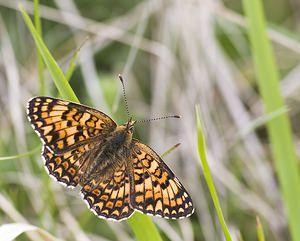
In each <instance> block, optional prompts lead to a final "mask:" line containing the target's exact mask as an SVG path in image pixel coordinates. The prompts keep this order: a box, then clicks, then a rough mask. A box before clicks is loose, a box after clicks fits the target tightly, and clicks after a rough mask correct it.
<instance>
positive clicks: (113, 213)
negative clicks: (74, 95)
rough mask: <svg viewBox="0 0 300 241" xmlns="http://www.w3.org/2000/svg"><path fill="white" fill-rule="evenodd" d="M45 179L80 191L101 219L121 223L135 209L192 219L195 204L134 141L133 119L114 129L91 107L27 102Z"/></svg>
mask: <svg viewBox="0 0 300 241" xmlns="http://www.w3.org/2000/svg"><path fill="white" fill-rule="evenodd" d="M27 111H28V117H29V120H30V122H31V124H32V126H33V128H34V130H35V131H36V132H37V134H38V135H39V137H40V138H41V140H42V142H43V143H44V145H43V151H42V156H43V158H44V160H45V167H46V170H47V171H48V172H49V174H50V175H51V176H53V177H55V179H56V180H57V181H58V182H60V183H63V184H65V185H66V186H67V187H75V186H77V185H80V186H81V187H82V189H81V193H82V197H83V199H84V200H85V201H86V203H87V204H88V206H89V208H90V209H91V210H92V211H93V212H94V213H95V214H96V215H97V216H99V217H101V218H106V219H110V220H123V219H126V218H128V217H130V216H131V215H132V214H133V212H134V210H136V211H140V212H142V213H145V214H150V215H154V216H160V217H164V218H172V219H178V218H183V217H188V216H190V215H191V214H192V213H193V211H194V208H193V204H192V200H191V198H190V196H189V195H188V193H187V191H186V190H185V188H184V187H183V185H182V184H181V183H180V182H179V180H178V178H177V177H176V176H175V175H174V173H173V172H172V171H171V170H170V169H169V168H168V166H167V165H166V164H165V163H164V162H163V160H162V159H161V158H160V156H159V155H158V154H157V153H156V152H155V151H153V150H152V149H151V148H150V147H149V146H147V145H145V144H143V143H141V142H140V141H139V140H137V139H134V138H133V137H132V135H133V126H134V124H135V121H132V120H131V119H130V120H129V121H128V122H127V123H125V124H124V125H117V124H116V123H115V122H114V121H113V120H112V119H111V118H110V117H109V116H107V115H106V114H104V113H103V112H101V111H98V110H95V109H92V108H90V107H87V106H84V105H80V104H76V103H73V102H69V101H66V100H60V99H55V98H51V97H42V96H39V97H34V98H32V99H30V100H29V102H28V109H27Z"/></svg>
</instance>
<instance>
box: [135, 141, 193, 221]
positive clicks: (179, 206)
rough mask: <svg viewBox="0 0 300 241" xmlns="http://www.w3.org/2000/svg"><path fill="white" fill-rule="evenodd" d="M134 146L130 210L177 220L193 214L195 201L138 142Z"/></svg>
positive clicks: (172, 174)
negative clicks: (193, 201) (193, 202)
mask: <svg viewBox="0 0 300 241" xmlns="http://www.w3.org/2000/svg"><path fill="white" fill-rule="evenodd" d="M132 145H133V152H132V158H133V166H132V168H133V174H132V177H131V193H130V204H131V206H132V207H133V208H134V209H135V210H138V211H141V212H142V213H146V214H151V215H155V216H161V217H165V218H172V219H178V218H183V217H188V216H190V215H191V214H192V213H193V212H194V208H193V204H192V200H191V198H190V196H189V195H188V193H187V191H186V190H185V188H184V187H183V185H182V184H181V183H180V182H179V180H178V178H177V177H176V176H175V175H174V173H173V172H172V171H171V170H170V169H169V168H168V166H167V165H166V164H165V163H164V162H163V160H162V159H161V158H160V157H159V156H158V155H157V154H156V153H155V152H154V151H153V150H152V149H151V148H150V147H148V146H147V145H145V144H143V143H141V142H139V141H138V140H133V141H132Z"/></svg>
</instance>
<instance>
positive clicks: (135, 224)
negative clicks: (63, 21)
mask: <svg viewBox="0 0 300 241" xmlns="http://www.w3.org/2000/svg"><path fill="white" fill-rule="evenodd" d="M20 11H21V13H22V15H23V18H24V21H25V23H26V25H27V27H28V29H29V30H30V32H31V34H32V37H33V39H34V41H35V43H36V46H37V48H38V51H39V52H40V53H41V55H42V57H43V60H44V62H45V63H46V66H47V68H48V70H49V72H50V74H51V76H52V78H53V80H54V83H55V85H56V87H57V89H58V91H59V93H60V94H61V96H62V97H63V98H65V99H69V100H71V101H74V102H78V103H79V100H78V98H77V97H76V95H75V93H74V91H73V90H72V88H71V86H70V85H69V83H68V81H67V79H66V77H65V75H64V73H63V72H62V70H61V69H60V67H59V66H58V64H57V63H56V61H55V59H54V58H53V57H52V55H51V53H50V51H49V50H48V49H47V47H46V45H45V44H44V42H43V40H42V39H41V37H40V36H39V34H38V32H37V31H36V29H35V27H34V25H33V24H32V21H31V19H30V17H29V16H28V14H27V13H26V12H25V10H24V8H23V7H22V6H21V5H20ZM75 58H76V57H74V59H75ZM70 68H72V67H70ZM128 224H129V225H130V227H131V229H132V230H133V232H134V233H135V235H136V238H137V240H139V241H148V240H153V241H161V240H162V239H161V237H160V235H159V232H158V230H157V229H156V227H155V225H154V223H153V222H152V220H151V218H149V217H148V216H146V215H142V214H139V213H135V214H134V215H133V216H132V217H131V218H130V219H129V220H128Z"/></svg>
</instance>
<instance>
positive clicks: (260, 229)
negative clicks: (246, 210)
mask: <svg viewBox="0 0 300 241" xmlns="http://www.w3.org/2000/svg"><path fill="white" fill-rule="evenodd" d="M256 232H257V237H258V240H259V241H265V235H264V230H263V227H262V225H261V222H260V219H259V217H258V216H257V217H256Z"/></svg>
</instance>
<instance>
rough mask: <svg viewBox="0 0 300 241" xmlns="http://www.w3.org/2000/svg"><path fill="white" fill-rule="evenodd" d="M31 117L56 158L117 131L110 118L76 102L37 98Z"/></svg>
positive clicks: (32, 104)
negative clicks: (57, 155) (56, 155)
mask: <svg viewBox="0 0 300 241" xmlns="http://www.w3.org/2000/svg"><path fill="white" fill-rule="evenodd" d="M27 112H28V117H29V120H30V122H31V124H32V125H33V128H34V129H35V130H36V132H37V133H38V134H39V136H40V137H41V139H42V140H43V142H44V144H45V145H46V146H47V147H48V148H49V149H50V151H52V152H53V153H56V154H62V153H65V152H68V151H70V150H72V149H75V148H77V147H78V146H80V145H82V144H84V143H87V142H92V141H93V140H95V139H97V137H99V136H101V135H102V136H103V138H104V137H105V135H106V134H107V133H110V132H112V131H113V130H114V129H115V128H116V126H117V125H116V123H115V122H114V121H113V120H112V119H111V118H110V117H108V116H107V115H106V114H104V113H102V112H100V111H98V110H95V109H92V108H90V107H87V106H83V105H79V104H76V103H73V102H69V101H65V100H60V99H55V98H50V97H35V98H32V99H31V100H30V101H29V102H28V109H27Z"/></svg>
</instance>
